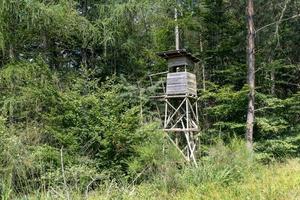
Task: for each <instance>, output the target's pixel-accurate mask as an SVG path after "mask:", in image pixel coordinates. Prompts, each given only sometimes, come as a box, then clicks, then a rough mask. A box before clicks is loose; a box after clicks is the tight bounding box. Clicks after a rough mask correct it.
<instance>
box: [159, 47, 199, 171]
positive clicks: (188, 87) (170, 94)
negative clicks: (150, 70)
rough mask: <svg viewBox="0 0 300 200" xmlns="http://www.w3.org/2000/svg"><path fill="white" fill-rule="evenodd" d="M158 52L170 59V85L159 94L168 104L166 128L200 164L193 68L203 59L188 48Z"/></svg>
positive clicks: (186, 153)
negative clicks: (198, 159) (197, 157)
mask: <svg viewBox="0 0 300 200" xmlns="http://www.w3.org/2000/svg"><path fill="white" fill-rule="evenodd" d="M157 55H158V56H160V57H161V58H164V59H166V61H167V65H168V71H167V72H166V74H167V79H166V83H165V86H166V89H165V90H164V94H163V95H161V96H156V98H157V97H158V98H160V99H161V100H162V101H164V104H165V106H164V117H163V118H164V131H166V132H167V135H168V137H169V139H170V140H171V142H172V143H173V144H174V145H175V146H176V148H177V149H178V150H179V151H180V153H181V154H182V155H183V156H184V157H185V159H186V160H187V161H192V162H193V163H194V164H195V165H196V166H197V162H196V157H195V152H196V149H197V148H196V146H197V145H196V144H197V136H196V134H197V133H198V131H199V125H198V107H197V84H196V76H195V74H193V73H191V72H189V71H191V69H192V67H193V66H194V64H195V63H197V62H199V59H198V58H196V57H194V56H193V55H192V54H191V53H189V52H187V50H185V49H178V50H172V51H166V52H161V53H158V54H157ZM159 74H161V73H159Z"/></svg>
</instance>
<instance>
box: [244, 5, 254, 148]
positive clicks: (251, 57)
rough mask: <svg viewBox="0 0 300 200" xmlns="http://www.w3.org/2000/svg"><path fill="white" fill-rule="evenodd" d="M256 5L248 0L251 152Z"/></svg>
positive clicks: (249, 141) (248, 130)
mask: <svg viewBox="0 0 300 200" xmlns="http://www.w3.org/2000/svg"><path fill="white" fill-rule="evenodd" d="M253 16H254V5H253V0H248V5H247V24H248V36H247V66H248V75H247V83H248V85H249V90H250V91H249V97H248V98H249V99H248V113H247V124H246V140H247V147H248V148H249V150H252V149H253V126H254V117H255V114H254V101H255V49H254V48H255V42H254V40H255V30H254V21H253Z"/></svg>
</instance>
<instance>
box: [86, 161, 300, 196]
mask: <svg viewBox="0 0 300 200" xmlns="http://www.w3.org/2000/svg"><path fill="white" fill-rule="evenodd" d="M109 198H111V199H178V200H179V199H180V200H182V199H205V200H206V199H207V200H208V199H212V200H215V199H222V200H227V199H228V200H234V199H236V200H241V199H251V200H252V199H259V200H261V199H266V200H267V199H270V200H276V199H278V200H287V199H289V200H293V199H300V161H299V160H290V161H288V162H287V163H285V164H274V165H270V166H264V167H262V168H258V169H257V171H254V172H252V173H250V175H249V176H248V177H247V178H245V179H244V180H242V181H240V182H231V183H228V184H226V185H221V184H219V183H217V182H214V183H203V184H200V186H197V187H194V186H190V187H188V188H186V189H183V190H181V191H179V192H175V191H174V192H172V191H171V192H166V191H164V190H159V189H158V188H157V187H156V186H155V185H153V184H152V185H151V184H143V185H140V186H139V187H136V188H132V189H130V190H129V189H125V190H123V191H121V190H120V189H119V190H118V189H117V188H116V189H111V190H110V191H109V192H107V191H106V192H105V193H99V192H95V193H93V194H90V195H89V199H90V200H96V199H109Z"/></svg>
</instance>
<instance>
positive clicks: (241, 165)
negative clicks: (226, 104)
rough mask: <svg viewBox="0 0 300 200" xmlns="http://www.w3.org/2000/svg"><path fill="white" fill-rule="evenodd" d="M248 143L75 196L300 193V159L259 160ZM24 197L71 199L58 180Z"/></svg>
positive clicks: (277, 199) (281, 196) (280, 199)
mask: <svg viewBox="0 0 300 200" xmlns="http://www.w3.org/2000/svg"><path fill="white" fill-rule="evenodd" d="M244 146H245V145H244V143H243V142H240V141H237V140H234V141H233V142H232V143H231V144H230V145H227V146H225V145H224V144H222V143H218V144H217V145H216V146H214V147H212V148H210V149H209V150H208V156H206V157H203V158H202V159H201V160H200V161H199V167H198V168H194V167H191V166H186V167H184V168H181V169H178V168H176V165H173V167H170V166H168V168H166V169H165V170H163V171H162V172H160V173H161V174H157V175H155V178H154V179H152V180H151V181H149V180H143V181H142V182H141V183H140V184H138V185H132V184H128V182H126V181H123V182H122V181H117V180H115V179H111V180H107V181H104V182H102V184H101V185H98V187H97V188H94V189H92V190H91V191H89V192H87V193H82V192H80V191H79V190H76V188H73V189H71V190H70V197H71V199H75V200H77V199H78V200H79V199H89V200H101V199H133V200H134V199H155V200H157V199H178V200H179V199H180V200H181V199H200V200H201V199H203V200H210V199H222V200H223V199H224V200H227V199H228V200H232V199H233V200H235V199H236V200H240V199H266V200H267V199H272V200H273V199H274V200H285V199H292V200H293V199H300V161H299V160H296V159H294V160H289V161H287V162H286V163H273V164H270V165H262V164H260V163H258V162H257V161H256V159H255V154H254V155H253V154H250V153H249V152H248V151H247V150H246V149H245V148H244ZM8 189H9V188H8ZM5 191H6V190H5ZM3 194H4V195H5V193H3ZM7 194H8V195H9V190H7V193H6V195H7ZM2 199H5V196H2ZM6 199H9V198H6ZM19 199H22V200H23V199H26V200H31V199H32V200H33V199H40V200H48V199H66V196H65V191H64V188H63V187H59V186H58V187H56V188H55V187H52V188H48V189H47V190H43V191H39V192H32V194H30V195H26V196H20V197H19Z"/></svg>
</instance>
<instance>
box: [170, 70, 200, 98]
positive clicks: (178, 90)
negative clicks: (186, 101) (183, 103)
mask: <svg viewBox="0 0 300 200" xmlns="http://www.w3.org/2000/svg"><path fill="white" fill-rule="evenodd" d="M166 93H167V95H180V94H190V95H197V84H196V76H195V74H192V73H189V72H175V73H168V76H167V92H166Z"/></svg>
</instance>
